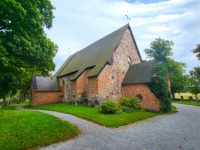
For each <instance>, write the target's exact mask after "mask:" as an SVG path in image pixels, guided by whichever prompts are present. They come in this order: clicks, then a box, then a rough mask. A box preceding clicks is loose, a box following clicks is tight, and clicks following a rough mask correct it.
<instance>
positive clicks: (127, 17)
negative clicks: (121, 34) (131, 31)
mask: <svg viewBox="0 0 200 150" xmlns="http://www.w3.org/2000/svg"><path fill="white" fill-rule="evenodd" d="M125 16H126V19H127V23H129V20H131V18H130V17H129V16H128V11H127V13H126V15H125Z"/></svg>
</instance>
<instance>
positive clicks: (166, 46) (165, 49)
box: [144, 38, 174, 60]
mask: <svg viewBox="0 0 200 150" xmlns="http://www.w3.org/2000/svg"><path fill="white" fill-rule="evenodd" d="M173 45H174V43H173V42H172V41H169V40H165V39H161V38H157V39H155V40H154V41H153V42H151V43H150V48H146V49H144V51H145V53H146V55H147V57H149V58H153V59H156V60H157V59H158V58H163V59H164V60H166V58H169V57H170V56H171V55H172V46H173Z"/></svg>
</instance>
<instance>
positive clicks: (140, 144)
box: [40, 104, 200, 150]
mask: <svg viewBox="0 0 200 150" xmlns="http://www.w3.org/2000/svg"><path fill="white" fill-rule="evenodd" d="M175 106H176V107H177V108H178V111H179V112H178V113H175V114H170V115H160V116H156V117H154V118H150V119H146V120H144V121H140V122H137V123H134V124H132V125H128V126H124V127H120V128H116V129H110V128H106V127H102V126H99V125H97V124H94V123H92V122H89V121H86V120H83V119H80V118H77V117H75V116H72V115H68V114H62V113H57V112H52V111H43V110H42V111H40V112H44V113H47V114H51V115H54V116H56V117H59V118H61V119H63V120H66V121H69V122H71V123H72V124H74V125H76V126H78V127H79V128H80V130H81V132H80V134H79V135H78V136H77V137H75V138H73V139H70V140H69V141H66V142H62V143H57V144H53V145H50V146H48V147H43V148H41V149H44V150H66V149H67V150H179V149H180V150H200V107H196V106H188V105H180V104H175Z"/></svg>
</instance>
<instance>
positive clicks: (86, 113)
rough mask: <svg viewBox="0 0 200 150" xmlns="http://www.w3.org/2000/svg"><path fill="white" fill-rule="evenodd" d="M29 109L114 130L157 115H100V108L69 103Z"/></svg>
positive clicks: (135, 113) (149, 113)
mask: <svg viewBox="0 0 200 150" xmlns="http://www.w3.org/2000/svg"><path fill="white" fill-rule="evenodd" d="M27 108H31V109H42V110H52V111H57V112H63V113H67V114H72V115H75V116H78V117H81V118H84V119H86V120H89V121H92V122H94V123H97V124H99V125H102V126H106V127H111V128H116V127H119V126H123V125H128V124H131V123H134V122H136V121H139V120H143V119H146V118H150V117H154V116H156V115H159V113H154V112H147V111H144V110H140V111H136V112H134V113H122V114H106V115H105V114H101V113H99V112H98V111H99V110H101V108H94V107H88V106H85V105H70V104H69V103H59V104H48V105H40V106H28V107H27Z"/></svg>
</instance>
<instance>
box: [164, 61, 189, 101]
mask: <svg viewBox="0 0 200 150" xmlns="http://www.w3.org/2000/svg"><path fill="white" fill-rule="evenodd" d="M185 67H186V64H185V63H182V62H177V61H175V60H173V59H167V68H168V73H169V77H170V81H171V93H172V98H173V99H174V98H175V93H179V92H181V91H184V90H185V87H186V84H187V83H186V81H187V80H186V75H184V73H185Z"/></svg>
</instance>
